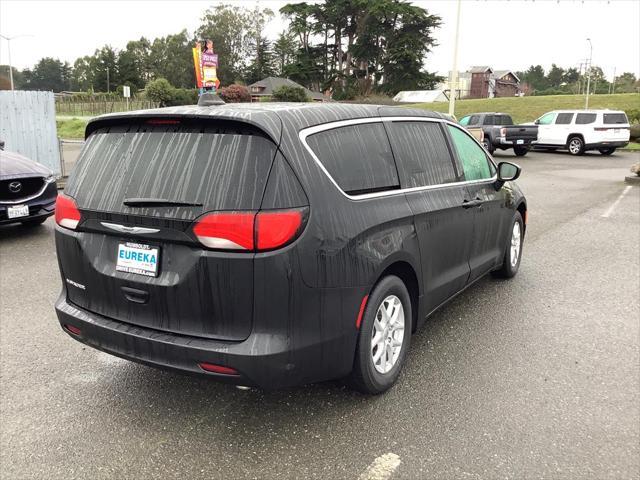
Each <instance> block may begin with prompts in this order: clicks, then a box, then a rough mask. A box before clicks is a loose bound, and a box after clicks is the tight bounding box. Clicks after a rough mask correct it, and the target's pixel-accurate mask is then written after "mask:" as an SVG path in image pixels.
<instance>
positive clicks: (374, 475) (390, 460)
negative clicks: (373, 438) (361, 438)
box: [358, 453, 400, 480]
mask: <svg viewBox="0 0 640 480" xmlns="http://www.w3.org/2000/svg"><path fill="white" fill-rule="evenodd" d="M399 465H400V457H399V456H398V455H396V454H395V453H385V454H384V455H380V456H379V457H378V458H376V459H375V460H374V461H373V462H372V463H371V465H369V466H368V467H367V469H366V470H365V471H364V472H362V473H361V474H360V477H358V480H387V479H388V478H389V477H390V476H391V474H392V473H393V472H395V471H396V468H398V466H399Z"/></svg>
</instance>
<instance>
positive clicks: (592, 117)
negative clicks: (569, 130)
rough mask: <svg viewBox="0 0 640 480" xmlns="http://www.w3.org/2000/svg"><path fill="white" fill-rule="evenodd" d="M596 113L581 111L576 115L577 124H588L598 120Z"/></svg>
mask: <svg viewBox="0 0 640 480" xmlns="http://www.w3.org/2000/svg"><path fill="white" fill-rule="evenodd" d="M596 116H597V115H596V114H595V113H579V114H577V115H576V125H588V124H590V123H594V122H595V121H596Z"/></svg>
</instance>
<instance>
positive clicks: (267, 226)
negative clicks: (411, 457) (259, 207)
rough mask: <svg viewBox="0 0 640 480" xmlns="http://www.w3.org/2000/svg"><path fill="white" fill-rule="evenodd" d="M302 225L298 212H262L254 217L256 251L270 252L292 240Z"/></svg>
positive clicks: (299, 212) (300, 213) (300, 215)
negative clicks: (256, 241)
mask: <svg viewBox="0 0 640 480" xmlns="http://www.w3.org/2000/svg"><path fill="white" fill-rule="evenodd" d="M301 225H302V212H301V211H300V210H281V211H266V210H265V211H262V212H260V213H258V215H257V217H256V231H257V235H256V237H257V240H258V245H257V247H258V250H272V249H274V248H278V247H282V246H283V245H286V244H287V243H289V242H290V241H291V240H293V239H294V238H295V236H296V234H297V233H298V230H299V229H300V226H301Z"/></svg>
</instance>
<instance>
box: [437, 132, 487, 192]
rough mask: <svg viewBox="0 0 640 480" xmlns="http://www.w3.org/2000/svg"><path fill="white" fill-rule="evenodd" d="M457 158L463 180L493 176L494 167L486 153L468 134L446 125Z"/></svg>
mask: <svg viewBox="0 0 640 480" xmlns="http://www.w3.org/2000/svg"><path fill="white" fill-rule="evenodd" d="M447 127H448V128H449V132H450V133H451V138H452V140H453V145H454V147H455V149H456V152H457V154H458V158H459V159H460V162H461V163H462V168H463V169H464V178H465V180H481V179H484V178H491V177H493V173H494V169H493V166H492V165H491V164H490V163H489V160H488V159H487V155H486V154H485V152H484V150H483V149H482V147H481V146H480V145H478V144H477V143H476V142H475V141H474V140H473V139H472V138H471V137H470V136H469V135H467V134H466V133H464V132H463V131H462V130H460V129H459V128H455V127H452V126H451V125H447Z"/></svg>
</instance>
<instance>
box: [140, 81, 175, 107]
mask: <svg viewBox="0 0 640 480" xmlns="http://www.w3.org/2000/svg"><path fill="white" fill-rule="evenodd" d="M174 91H175V88H174V87H173V85H171V84H170V83H169V82H168V81H167V79H166V78H157V79H155V80H152V81H150V82H149V83H148V84H147V86H146V88H145V94H146V95H147V98H148V99H149V100H151V101H153V102H158V104H159V105H160V106H161V107H166V106H167V105H169V104H170V103H171V101H172V100H173V97H174Z"/></svg>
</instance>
